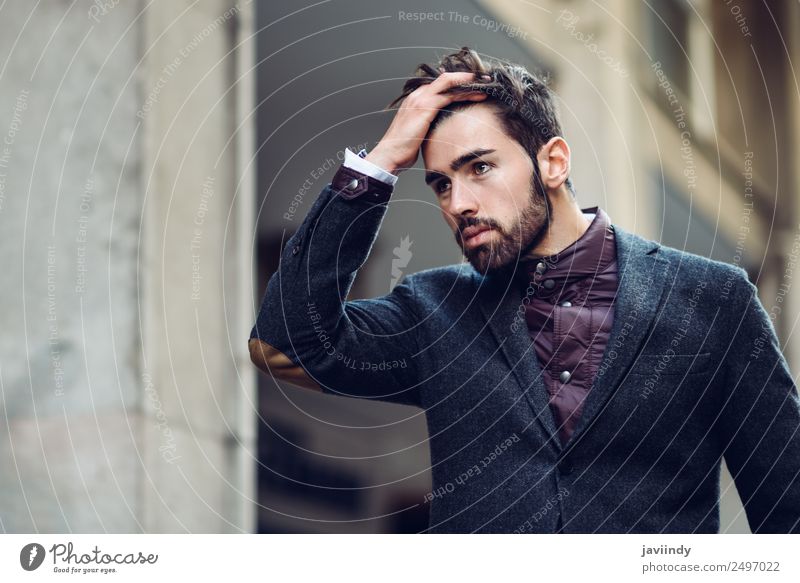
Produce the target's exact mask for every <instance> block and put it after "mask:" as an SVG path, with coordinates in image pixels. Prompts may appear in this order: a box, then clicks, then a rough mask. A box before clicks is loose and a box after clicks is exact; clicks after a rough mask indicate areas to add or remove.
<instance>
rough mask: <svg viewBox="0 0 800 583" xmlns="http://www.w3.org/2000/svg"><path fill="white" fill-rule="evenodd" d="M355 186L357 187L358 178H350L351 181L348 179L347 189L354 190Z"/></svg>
mask: <svg viewBox="0 0 800 583" xmlns="http://www.w3.org/2000/svg"><path fill="white" fill-rule="evenodd" d="M356 188H358V179H356V178H353V179H352V180H351V181H350V182H349V183H348V184H347V189H348V190H355V189H356Z"/></svg>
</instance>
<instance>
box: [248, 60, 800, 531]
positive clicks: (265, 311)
mask: <svg viewBox="0 0 800 583" xmlns="http://www.w3.org/2000/svg"><path fill="white" fill-rule="evenodd" d="M395 103H402V105H401V106H400V107H399V109H398V111H397V113H396V115H395V117H394V119H393V121H392V123H391V125H390V127H389V129H388V130H387V132H386V134H385V135H384V136H383V138H382V139H381V140H380V142H379V143H378V144H377V145H376V147H375V148H374V149H373V150H372V152H370V153H369V154H368V155H366V156H365V154H366V152H364V151H362V152H361V153H360V155H361V157H359V156H356V155H354V154H353V153H352V152H348V155H347V158H346V160H345V163H344V164H343V166H342V167H341V168H339V170H338V171H337V173H336V175H335V176H334V178H333V180H332V182H331V184H328V185H326V187H325V188H324V189H323V190H322V192H321V194H320V196H319V198H318V199H317V200H316V202H315V203H314V205H313V207H312V208H311V210H310V212H309V214H308V216H307V218H306V219H305V221H304V222H303V224H302V226H301V227H300V228H299V230H298V231H297V232H296V233H295V234H294V236H293V237H292V238H291V239H289V241H288V243H287V244H286V247H285V249H284V250H283V253H282V256H281V263H280V268H279V270H278V272H277V273H276V274H275V275H273V276H272V278H271V279H270V281H269V285H268V288H267V292H266V294H265V297H264V300H263V304H262V306H261V310H260V312H259V314H258V318H257V321H256V325H255V326H254V328H253V331H252V334H251V339H250V351H251V357H252V360H253V362H255V363H256V364H257V365H258V366H259V367H260V368H262V369H263V370H265V371H268V372H270V373H271V374H273V375H275V376H276V377H278V378H280V379H284V380H287V381H290V382H293V383H296V384H298V385H302V386H306V387H310V388H317V389H320V388H321V390H323V391H325V392H326V393H333V394H341V395H349V396H354V397H361V398H371V399H379V400H385V401H391V402H396V403H405V404H409V405H415V406H418V407H421V408H423V409H424V410H425V414H426V419H427V423H428V429H429V433H430V449H431V465H432V474H433V488H432V492H431V496H430V497H429V498H430V499H431V507H430V526H429V529H428V532H538V533H553V532H569V533H577V532H580V533H586V532H681V533H693V532H697V533H714V532H718V530H719V494H720V492H719V477H720V462H721V460H722V459H723V457H724V459H725V460H726V462H727V464H728V467H729V468H730V471H731V473H732V475H733V476H734V479H735V483H736V487H737V490H738V491H739V494H740V497H741V499H742V501H743V503H744V506H745V509H746V512H747V518H748V521H749V524H750V527H751V529H752V530H753V531H754V532H783V533H786V532H798V531H800V522H799V521H800V478H799V477H798V474H800V432H798V428H800V402H799V401H798V395H797V389H796V388H795V385H794V382H793V380H792V377H791V375H790V373H789V370H788V368H787V366H786V362H785V360H784V359H783V357H782V355H781V352H780V348H779V345H778V341H777V339H776V336H775V332H774V329H773V327H772V324H771V322H770V320H769V318H768V316H767V314H766V313H765V311H764V309H763V307H762V306H761V304H760V302H759V300H758V297H757V295H756V288H755V286H754V285H752V284H751V283H750V282H749V281H748V279H747V276H746V273H745V272H744V270H742V269H741V268H739V267H734V266H731V265H727V264H725V263H721V262H717V261H712V260H709V259H706V258H703V257H699V256H696V255H692V254H689V253H684V252H681V251H679V250H676V249H671V248H668V247H665V246H663V245H659V244H658V243H656V242H654V241H649V240H645V239H643V238H641V237H639V236H636V235H634V234H632V233H629V232H627V231H625V230H623V229H621V228H620V227H618V226H616V225H614V224H612V223H611V221H610V218H609V217H608V215H607V214H606V213H605V212H604V211H603V210H602V209H600V208H598V207H593V208H589V209H581V208H580V206H579V205H578V203H577V201H576V199H575V194H574V192H573V190H572V185H571V183H570V181H569V171H570V151H569V147H568V145H567V143H566V141H565V140H564V138H563V137H561V127H560V123H559V120H558V115H557V112H556V108H555V104H554V98H553V95H552V94H551V92H550V91H549V89H548V88H547V86H546V84H545V83H543V82H542V81H541V80H539V79H537V78H536V77H535V76H533V75H531V74H529V73H528V72H527V71H525V69H523V68H522V67H518V66H512V65H507V64H489V65H487V64H484V63H483V62H482V61H481V59H480V58H479V57H478V55H477V54H476V53H475V52H474V51H471V50H470V49H468V48H467V47H464V48H463V49H461V50H460V51H459V52H457V53H454V54H452V55H448V56H446V57H445V58H444V59H443V60H442V62H441V63H440V66H439V68H438V69H434V68H433V67H430V66H428V65H421V66H420V68H419V70H418V71H417V75H416V76H415V77H413V78H411V79H409V80H408V81H407V82H406V85H405V87H404V91H403V94H402V95H401V96H400V97H399V98H398V99H397V100H395V102H394V103H393V104H392V105H394V104H395ZM419 152H421V153H422V158H423V161H424V164H425V170H426V173H425V182H426V183H427V184H428V185H429V186H430V188H431V189H432V190H433V192H434V195H435V196H436V199H437V201H438V204H439V206H440V208H441V211H442V216H443V217H444V219H445V221H446V223H447V224H448V225H449V227H450V228H451V229H452V231H453V234H454V236H455V238H456V241H457V242H458V244H459V245H460V246H461V248H462V250H463V252H464V255H465V256H466V258H467V259H468V261H469V264H460V265H452V266H447V267H443V268H438V269H432V270H428V271H424V272H421V273H417V274H415V275H412V276H409V277H407V278H406V279H405V280H404V282H403V283H401V284H399V285H397V286H396V287H395V288H394V289H393V291H392V292H391V293H390V294H388V295H386V296H383V297H380V298H376V299H371V300H357V301H347V300H346V297H347V294H348V291H349V289H350V286H351V284H352V282H353V279H354V277H355V274H356V272H357V270H358V269H359V268H360V267H361V266H362V265H363V264H364V262H365V260H366V258H367V256H368V254H369V252H370V248H371V246H372V244H373V242H374V240H375V238H376V235H377V232H378V229H379V227H380V224H381V221H382V220H383V217H384V215H385V213H386V211H387V206H388V201H389V200H390V196H391V193H392V187H393V185H394V182H395V180H396V179H397V175H398V174H399V173H400V172H402V171H403V170H404V169H407V168H409V167H411V166H413V165H414V163H415V161H416V159H417V156H418V153H419ZM364 156H365V157H364Z"/></svg>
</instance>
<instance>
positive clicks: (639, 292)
mask: <svg viewBox="0 0 800 583" xmlns="http://www.w3.org/2000/svg"><path fill="white" fill-rule="evenodd" d="M614 235H615V241H616V248H617V267H618V278H619V284H618V288H617V295H616V298H615V300H614V321H613V323H612V328H611V335H610V337H609V339H608V344H607V345H606V349H605V352H604V354H603V360H602V362H601V365H600V369H599V372H598V374H597V376H596V377H595V379H594V381H593V385H592V388H591V390H590V391H589V394H588V396H587V397H586V401H585V402H584V407H583V412H582V413H581V418H580V420H579V422H578V425H577V427H576V428H575V432H574V433H573V435H572V437H571V438H570V440H569V442H568V443H567V448H571V447H572V446H573V445H574V444H575V443H576V442H577V440H578V438H579V437H580V436H581V435H582V434H583V433H584V432H585V431H586V430H587V429H588V428H589V427H591V424H592V421H593V419H594V418H595V417H596V415H597V414H598V413H599V412H600V411H602V408H603V405H604V404H605V402H606V401H607V399H608V398H609V397H610V396H611V394H612V393H613V390H614V388H615V387H616V386H617V384H618V382H619V380H620V379H621V378H622V376H623V373H624V372H625V371H626V370H627V369H628V367H629V366H630V365H631V364H632V363H633V361H634V360H635V358H636V355H637V354H638V352H639V347H640V346H641V344H642V342H643V341H644V339H645V338H646V337H647V335H648V333H649V330H650V328H651V324H652V322H653V320H654V318H655V316H656V314H657V311H658V306H659V305H660V303H661V296H662V295H663V293H664V289H665V287H666V286H665V285H664V283H665V278H666V271H667V270H666V267H667V266H668V265H669V262H668V261H667V260H665V259H662V258H661V257H659V256H658V254H657V253H656V251H657V250H658V244H657V243H653V242H651V241H647V240H645V239H642V238H641V237H638V236H636V235H633V234H632V233H628V232H627V231H625V230H623V229H621V228H619V227H618V226H616V225H614ZM480 285H481V287H482V290H481V295H482V298H483V299H482V301H481V302H480V304H481V310H482V311H483V315H484V317H485V318H486V320H487V325H488V327H489V328H490V330H491V331H492V334H493V335H494V337H495V340H496V341H497V343H498V344H499V345H500V351H501V352H502V354H503V357H504V358H505V359H506V360H507V361H508V364H509V366H510V367H511V370H512V371H513V374H514V376H515V377H516V379H517V382H518V383H519V385H520V387H521V388H522V390H523V393H524V394H525V397H526V399H527V401H528V403H529V405H530V406H531V408H532V409H533V412H534V415H535V416H536V420H537V422H538V423H539V424H540V425H541V427H542V429H543V430H544V432H545V434H546V435H547V436H548V438H549V439H550V441H551V442H552V443H553V444H554V445H555V446H556V447H557V448H558V449H559V450H560V449H562V448H561V442H560V440H559V438H558V435H557V430H556V425H555V421H554V419H553V414H552V412H551V410H550V405H549V397H548V393H547V389H546V387H545V384H544V379H543V378H542V369H541V365H540V363H539V359H538V357H537V355H536V350H535V348H534V344H533V341H532V340H531V338H530V336H529V334H528V329H527V326H526V324H525V319H524V316H523V313H522V289H521V288H520V284H519V281H515V280H514V276H513V274H511V275H508V274H504V275H487V276H485V277H484V278H483V279H482V280H481V284H480Z"/></svg>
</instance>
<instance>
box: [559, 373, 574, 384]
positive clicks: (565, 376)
mask: <svg viewBox="0 0 800 583" xmlns="http://www.w3.org/2000/svg"><path fill="white" fill-rule="evenodd" d="M571 376H572V375H571V374H570V372H569V371H568V370H565V371H562V372H561V374H560V375H558V378H559V380H561V382H562V383H566V382H567V381H569V379H570V377H571Z"/></svg>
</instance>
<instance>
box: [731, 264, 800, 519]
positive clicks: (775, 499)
mask: <svg viewBox="0 0 800 583" xmlns="http://www.w3.org/2000/svg"><path fill="white" fill-rule="evenodd" d="M736 277H737V285H736V287H735V289H736V290H739V292H740V293H737V294H736V299H735V300H733V301H732V305H731V306H730V308H729V309H730V311H729V312H728V313H727V314H726V315H725V317H726V320H727V321H728V322H729V325H730V333H729V334H728V335H727V336H726V338H727V342H726V344H727V346H726V349H727V353H726V356H725V358H724V361H723V367H724V368H723V370H724V371H725V382H724V384H723V394H722V395H721V398H722V401H723V403H722V409H721V414H720V418H719V424H718V437H719V438H720V441H721V445H722V448H723V451H724V456H725V461H726V463H727V465H728V468H729V470H730V472H731V475H732V476H733V479H734V481H735V483H736V489H737V490H738V492H739V496H740V497H741V499H742V503H743V504H744V508H745V511H746V513H747V520H748V523H749V525H750V530H751V531H752V532H754V533H790V532H794V533H796V532H800V400H798V393H797V388H796V386H795V383H794V381H793V379H792V376H791V373H790V372H789V368H788V366H787V363H786V360H785V359H784V357H783V355H782V353H781V349H780V345H779V342H778V338H777V336H776V334H775V329H774V327H773V325H772V321H771V320H770V317H769V315H768V314H767V312H766V310H765V309H764V307H763V306H762V304H761V302H760V301H759V299H758V295H757V289H756V286H754V285H753V284H752V283H750V281H749V280H748V279H747V276H746V273H745V272H744V270H742V269H740V268H737V275H736Z"/></svg>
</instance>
